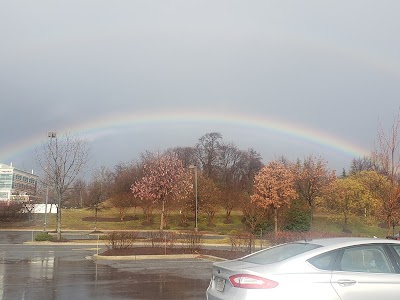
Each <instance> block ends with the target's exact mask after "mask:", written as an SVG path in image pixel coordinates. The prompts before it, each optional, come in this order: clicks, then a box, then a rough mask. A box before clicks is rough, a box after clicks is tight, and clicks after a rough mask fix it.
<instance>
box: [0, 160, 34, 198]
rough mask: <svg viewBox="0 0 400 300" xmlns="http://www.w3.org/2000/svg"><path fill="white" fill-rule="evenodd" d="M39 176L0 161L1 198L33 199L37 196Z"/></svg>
mask: <svg viewBox="0 0 400 300" xmlns="http://www.w3.org/2000/svg"><path fill="white" fill-rule="evenodd" d="M38 180H39V176H37V175H35V174H33V171H32V173H29V172H25V171H22V170H19V169H17V168H14V167H13V166H12V165H10V166H9V165H5V164H2V163H0V200H3V201H9V200H23V201H31V200H32V199H33V198H35V196H36V189H37V184H38Z"/></svg>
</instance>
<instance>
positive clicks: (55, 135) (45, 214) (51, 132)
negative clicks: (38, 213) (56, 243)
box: [44, 131, 57, 232]
mask: <svg viewBox="0 0 400 300" xmlns="http://www.w3.org/2000/svg"><path fill="white" fill-rule="evenodd" d="M47 137H48V138H49V139H50V143H51V140H52V139H53V138H57V134H56V133H55V132H54V131H49V132H48V133H47ZM47 167H48V166H47ZM47 177H48V176H47ZM48 181H49V178H47V187H46V204H45V205H44V232H46V225H47V203H48V202H49V182H48Z"/></svg>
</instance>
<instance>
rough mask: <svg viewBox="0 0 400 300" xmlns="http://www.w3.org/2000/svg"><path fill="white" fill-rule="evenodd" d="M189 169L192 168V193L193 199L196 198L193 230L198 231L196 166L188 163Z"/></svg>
mask: <svg viewBox="0 0 400 300" xmlns="http://www.w3.org/2000/svg"><path fill="white" fill-rule="evenodd" d="M189 169H193V170H194V194H195V199H196V210H195V224H196V225H195V228H194V230H195V231H198V227H197V207H198V201H197V166H196V165H190V166H189Z"/></svg>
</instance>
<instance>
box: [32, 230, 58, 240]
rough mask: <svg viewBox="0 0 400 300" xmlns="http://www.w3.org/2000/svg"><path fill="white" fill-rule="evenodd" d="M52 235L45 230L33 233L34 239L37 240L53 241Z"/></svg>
mask: <svg viewBox="0 0 400 300" xmlns="http://www.w3.org/2000/svg"><path fill="white" fill-rule="evenodd" d="M53 240H54V237H53V236H52V235H50V234H48V233H47V232H39V233H38V234H36V235H35V241H37V242H45V241H49V242H51V241H53Z"/></svg>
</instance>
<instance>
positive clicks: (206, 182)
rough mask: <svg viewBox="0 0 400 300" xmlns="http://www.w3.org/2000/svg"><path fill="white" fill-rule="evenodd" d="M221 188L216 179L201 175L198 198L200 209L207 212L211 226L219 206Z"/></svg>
mask: <svg viewBox="0 0 400 300" xmlns="http://www.w3.org/2000/svg"><path fill="white" fill-rule="evenodd" d="M219 195H220V192H219V189H218V187H217V185H216V184H215V182H214V180H212V179H211V178H208V177H206V176H199V185H198V200H199V206H200V210H202V211H203V212H205V213H206V214H207V219H208V225H209V226H211V225H212V224H213V221H214V217H215V214H216V212H217V211H218V207H219V203H218V201H219Z"/></svg>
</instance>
